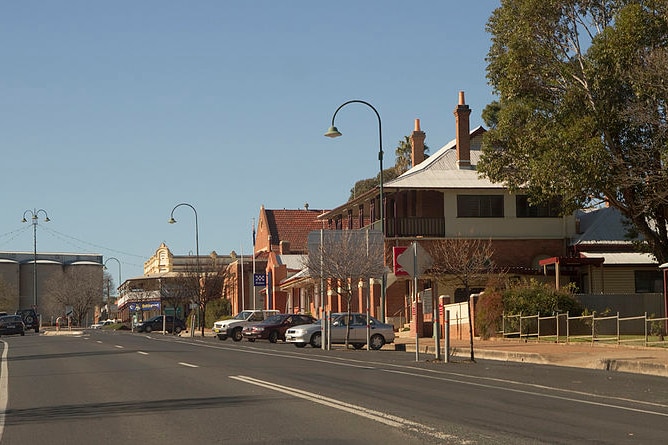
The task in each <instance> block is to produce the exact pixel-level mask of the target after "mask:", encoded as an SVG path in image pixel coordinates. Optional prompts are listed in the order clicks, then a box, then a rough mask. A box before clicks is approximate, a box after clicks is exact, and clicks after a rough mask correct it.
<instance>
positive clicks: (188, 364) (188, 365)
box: [179, 362, 199, 368]
mask: <svg viewBox="0 0 668 445" xmlns="http://www.w3.org/2000/svg"><path fill="white" fill-rule="evenodd" d="M179 365H183V366H187V367H188V368H199V366H198V365H193V364H192V363H186V362H179Z"/></svg>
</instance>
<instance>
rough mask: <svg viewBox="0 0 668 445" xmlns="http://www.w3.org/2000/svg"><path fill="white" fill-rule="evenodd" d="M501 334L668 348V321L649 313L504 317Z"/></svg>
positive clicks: (562, 340)
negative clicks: (632, 314)
mask: <svg viewBox="0 0 668 445" xmlns="http://www.w3.org/2000/svg"><path fill="white" fill-rule="evenodd" d="M501 326H502V330H501V332H499V334H501V335H502V336H503V337H504V338H518V339H520V340H524V341H529V340H535V341H549V342H553V343H569V342H582V341H586V342H591V343H595V342H606V343H616V344H622V343H627V344H637V345H641V346H663V347H668V335H667V334H666V333H667V332H668V317H664V318H650V317H648V316H647V313H645V314H644V315H638V316H633V317H620V316H619V313H617V314H615V315H605V316H597V315H596V313H593V314H590V315H579V316H575V317H571V316H570V315H569V314H568V313H565V314H555V315H549V316H541V315H540V314H533V315H528V314H527V315H523V314H505V313H504V314H503V320H502V323H501Z"/></svg>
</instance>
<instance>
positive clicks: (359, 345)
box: [353, 343, 364, 349]
mask: <svg viewBox="0 0 668 445" xmlns="http://www.w3.org/2000/svg"><path fill="white" fill-rule="evenodd" d="M363 347H364V343H353V348H355V349H362V348H363Z"/></svg>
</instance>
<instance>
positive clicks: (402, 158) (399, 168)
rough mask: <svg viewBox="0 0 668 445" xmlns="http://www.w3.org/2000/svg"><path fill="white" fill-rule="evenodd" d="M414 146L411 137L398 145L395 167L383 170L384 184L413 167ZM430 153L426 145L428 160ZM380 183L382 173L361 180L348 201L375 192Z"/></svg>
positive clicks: (425, 155)
mask: <svg viewBox="0 0 668 445" xmlns="http://www.w3.org/2000/svg"><path fill="white" fill-rule="evenodd" d="M412 150H413V146H412V145H411V138H410V137H409V136H404V138H403V139H402V140H400V141H399V142H398V144H397V148H395V149H394V154H395V163H394V166H392V167H389V168H385V169H383V182H386V181H390V180H392V179H394V178H396V177H397V176H399V175H400V174H402V173H404V172H406V171H408V170H409V169H410V168H411V167H412V165H411V152H412ZM427 153H429V147H428V146H427V145H426V144H425V146H424V157H425V158H427V157H428V155H427ZM379 183H380V172H379V173H378V174H377V175H376V176H375V177H373V178H367V179H360V180H359V181H357V182H355V185H354V186H353V188H351V189H350V196H349V197H348V201H350V200H352V199H355V198H356V197H357V196H359V195H361V194H363V193H366V192H368V191H369V190H373V189H374V188H375V187H377V186H378V184H379Z"/></svg>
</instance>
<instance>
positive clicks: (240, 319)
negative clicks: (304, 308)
mask: <svg viewBox="0 0 668 445" xmlns="http://www.w3.org/2000/svg"><path fill="white" fill-rule="evenodd" d="M279 313H280V312H279V311H276V310H271V309H270V310H252V311H241V312H239V313H238V314H237V315H236V316H235V317H234V318H228V319H227V320H221V321H217V322H215V323H214V324H213V333H214V334H216V336H217V337H218V340H227V337H232V340H234V341H241V339H242V338H243V334H242V331H243V329H244V327H246V326H252V325H254V324H257V323H259V322H261V321H263V320H265V319H266V318H269V317H271V316H272V315H276V314H279Z"/></svg>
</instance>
